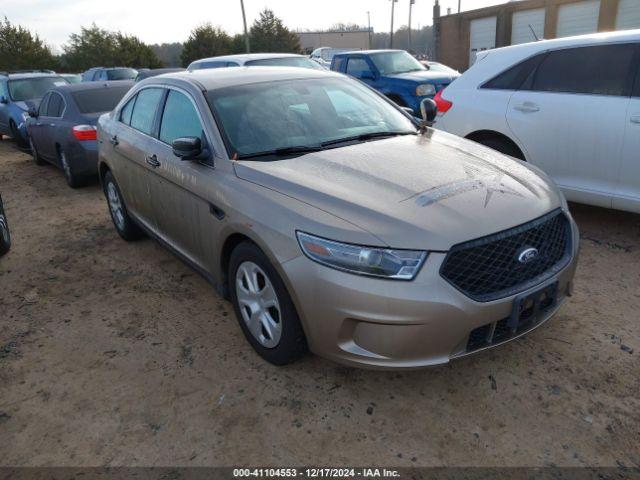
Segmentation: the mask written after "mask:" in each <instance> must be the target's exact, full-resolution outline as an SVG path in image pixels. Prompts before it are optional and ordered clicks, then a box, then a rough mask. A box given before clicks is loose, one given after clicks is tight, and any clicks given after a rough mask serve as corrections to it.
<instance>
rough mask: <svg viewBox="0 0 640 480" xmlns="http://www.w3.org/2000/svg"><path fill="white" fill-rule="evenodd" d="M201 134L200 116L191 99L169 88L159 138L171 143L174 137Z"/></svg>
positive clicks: (198, 135) (199, 135) (197, 135)
mask: <svg viewBox="0 0 640 480" xmlns="http://www.w3.org/2000/svg"><path fill="white" fill-rule="evenodd" d="M201 136H202V125H201V123H200V117H199V116H198V112H196V109H195V106H194V105H193V103H192V102H191V100H190V99H189V98H188V97H187V96H186V95H184V94H182V93H180V92H177V91H175V90H169V95H167V102H166V103H165V106H164V112H163V113H162V123H161V125H160V140H161V141H163V142H164V143H168V144H171V143H172V142H173V141H174V140H175V139H176V138H180V137H198V138H200V137H201Z"/></svg>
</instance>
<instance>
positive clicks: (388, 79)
mask: <svg viewBox="0 0 640 480" xmlns="http://www.w3.org/2000/svg"><path fill="white" fill-rule="evenodd" d="M331 70H333V71H336V72H341V73H345V74H347V75H350V76H352V77H355V78H357V79H359V80H361V81H363V82H364V83H366V84H367V85H369V86H371V87H373V88H375V89H376V90H378V91H379V92H380V93H382V94H384V95H386V96H387V97H388V98H389V99H391V100H393V101H394V102H395V103H397V104H398V105H399V106H401V107H408V108H410V109H411V110H412V111H413V113H414V115H416V116H418V117H419V116H420V103H421V102H422V101H423V100H424V99H425V98H433V97H434V96H435V94H436V93H438V92H439V91H440V90H442V89H443V88H445V87H446V86H447V85H449V84H450V83H451V82H452V81H453V80H455V79H456V78H457V77H459V76H460V74H459V73H458V72H456V71H455V70H449V71H447V70H445V71H436V69H430V68H429V67H428V66H425V65H423V64H421V63H420V62H419V61H418V60H416V59H415V58H414V57H413V56H411V55H410V54H409V53H407V52H406V51H404V50H365V51H358V52H346V53H338V54H336V55H334V57H333V60H332V62H331Z"/></svg>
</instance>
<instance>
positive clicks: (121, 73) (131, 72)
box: [82, 67, 138, 82]
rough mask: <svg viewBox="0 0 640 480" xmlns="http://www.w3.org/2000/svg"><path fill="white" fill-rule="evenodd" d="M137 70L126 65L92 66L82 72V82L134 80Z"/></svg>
mask: <svg viewBox="0 0 640 480" xmlns="http://www.w3.org/2000/svg"><path fill="white" fill-rule="evenodd" d="M137 75H138V71H137V70H136V69H135V68H128V67H110V68H104V67H94V68H90V69H89V70H87V71H86V72H84V73H83V74H82V81H83V82H105V81H111V80H135V78H136V76H137Z"/></svg>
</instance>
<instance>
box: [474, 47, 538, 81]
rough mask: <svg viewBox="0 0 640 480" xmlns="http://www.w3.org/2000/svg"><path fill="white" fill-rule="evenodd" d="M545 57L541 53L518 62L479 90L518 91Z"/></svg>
mask: <svg viewBox="0 0 640 480" xmlns="http://www.w3.org/2000/svg"><path fill="white" fill-rule="evenodd" d="M546 55H547V54H546V53H542V54H540V55H536V56H535V57H532V58H529V59H527V60H525V61H523V62H520V63H518V64H517V65H515V66H513V67H511V68H510V69H508V70H507V71H505V72H502V73H501V74H500V75H498V76H496V77H493V78H492V79H491V80H489V81H488V82H486V83H484V84H483V85H482V86H481V87H480V88H490V89H494V90H518V89H519V88H521V87H522V86H523V84H524V83H525V80H527V79H528V78H530V77H531V74H532V72H533V71H534V70H535V69H536V68H537V66H538V65H539V64H540V62H541V61H542V60H543V59H544V57H545V56H546Z"/></svg>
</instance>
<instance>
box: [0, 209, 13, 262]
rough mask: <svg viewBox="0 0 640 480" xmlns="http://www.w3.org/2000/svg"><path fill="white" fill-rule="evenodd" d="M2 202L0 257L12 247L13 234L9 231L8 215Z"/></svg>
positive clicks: (0, 210)
mask: <svg viewBox="0 0 640 480" xmlns="http://www.w3.org/2000/svg"><path fill="white" fill-rule="evenodd" d="M1 205H2V204H0V257H1V256H2V255H4V254H5V253H7V252H8V251H9V249H10V248H11V234H10V233H9V224H8V223H7V217H6V216H5V214H4V210H3V209H2V206H1Z"/></svg>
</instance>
